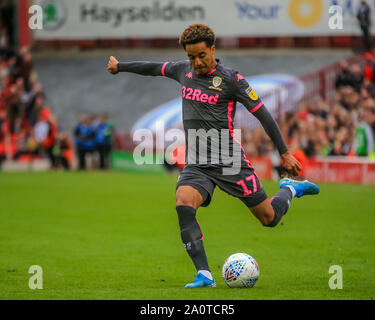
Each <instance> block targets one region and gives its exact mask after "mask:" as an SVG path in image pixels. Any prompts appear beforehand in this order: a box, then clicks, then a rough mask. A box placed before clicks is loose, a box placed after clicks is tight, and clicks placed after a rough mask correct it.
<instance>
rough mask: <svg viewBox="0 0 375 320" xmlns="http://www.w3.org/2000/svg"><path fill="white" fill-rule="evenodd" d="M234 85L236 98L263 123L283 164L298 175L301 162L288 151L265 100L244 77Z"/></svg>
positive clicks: (239, 78)
mask: <svg viewBox="0 0 375 320" xmlns="http://www.w3.org/2000/svg"><path fill="white" fill-rule="evenodd" d="M234 86H235V88H234V92H235V97H234V98H235V99H236V101H238V102H240V103H242V104H243V105H244V106H245V108H246V109H247V110H249V112H250V113H252V114H253V115H254V116H255V117H256V118H257V119H258V120H259V122H260V123H261V124H262V126H263V128H264V130H265V131H266V133H267V134H268V136H269V137H270V138H271V140H272V142H273V144H274V145H275V146H276V148H277V150H278V151H279V154H280V157H281V164H282V166H283V167H284V168H285V169H286V170H287V171H288V172H290V173H292V174H293V175H298V171H301V170H302V167H301V164H300V163H299V161H298V160H297V159H296V158H294V157H293V155H292V154H291V153H290V152H289V151H288V148H287V146H286V144H285V141H284V139H283V136H282V134H281V131H280V128H279V126H278V124H277V122H276V121H275V119H274V118H273V117H272V115H271V114H270V112H269V111H268V109H267V108H266V107H265V106H264V103H263V101H262V100H261V99H260V98H259V96H258V95H257V94H256V93H255V91H254V90H253V89H252V88H251V87H250V86H249V84H248V82H247V81H246V80H245V79H243V78H242V77H238V76H237V78H236V80H234Z"/></svg>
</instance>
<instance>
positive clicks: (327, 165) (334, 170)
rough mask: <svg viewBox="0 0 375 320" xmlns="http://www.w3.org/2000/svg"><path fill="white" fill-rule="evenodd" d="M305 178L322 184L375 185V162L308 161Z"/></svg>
mask: <svg viewBox="0 0 375 320" xmlns="http://www.w3.org/2000/svg"><path fill="white" fill-rule="evenodd" d="M305 178H306V179H311V180H313V181H320V182H331V183H357V184H370V185H375V162H373V161H369V160H368V159H367V158H364V159H361V158H357V157H353V158H352V157H327V158H323V157H322V158H315V159H307V160H306V168H305Z"/></svg>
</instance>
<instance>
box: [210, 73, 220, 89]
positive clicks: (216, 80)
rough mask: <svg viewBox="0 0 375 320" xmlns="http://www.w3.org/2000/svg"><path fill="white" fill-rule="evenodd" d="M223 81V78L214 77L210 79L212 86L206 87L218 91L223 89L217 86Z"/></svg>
mask: <svg viewBox="0 0 375 320" xmlns="http://www.w3.org/2000/svg"><path fill="white" fill-rule="evenodd" d="M222 83H223V78H221V77H217V76H216V77H214V78H213V79H212V84H213V85H212V86H209V87H208V88H209V89H214V90H218V91H222V90H223V89H222V88H219V86H220V85H221V84H222Z"/></svg>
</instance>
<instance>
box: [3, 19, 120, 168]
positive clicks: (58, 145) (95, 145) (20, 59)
mask: <svg viewBox="0 0 375 320" xmlns="http://www.w3.org/2000/svg"><path fill="white" fill-rule="evenodd" d="M2 21H3V20H2V19H0V167H1V163H2V162H3V161H5V160H10V161H18V162H25V163H30V162H31V161H34V160H36V159H43V158H48V159H49V162H50V166H51V168H54V169H57V168H64V169H70V168H72V165H73V162H74V148H75V147H76V150H77V156H78V158H79V168H81V169H85V168H86V165H85V156H86V154H87V153H90V154H93V153H94V152H97V153H98V154H99V158H100V165H98V166H97V167H100V168H101V169H103V168H108V163H109V160H108V159H109V153H110V151H111V145H112V134H113V126H112V125H111V124H110V121H109V117H108V115H103V116H102V117H101V118H100V119H96V117H95V116H93V117H90V118H87V119H86V118H85V119H84V120H82V121H83V122H82V123H81V124H80V125H79V129H76V130H75V132H74V137H75V143H76V146H74V144H73V142H72V140H71V139H70V138H69V134H68V133H67V132H65V131H63V130H62V128H60V127H59V125H58V122H57V120H56V117H55V116H54V115H53V113H52V112H51V109H50V108H49V107H48V105H47V104H46V95H45V92H44V90H43V87H42V85H41V83H40V82H39V81H38V78H37V74H36V72H35V70H34V68H33V61H32V55H31V53H30V50H29V48H27V47H23V48H21V49H20V50H19V51H18V52H15V50H14V49H13V48H14V45H12V43H11V41H10V37H9V32H8V30H7V28H6V27H5V26H4V25H3V23H2Z"/></svg>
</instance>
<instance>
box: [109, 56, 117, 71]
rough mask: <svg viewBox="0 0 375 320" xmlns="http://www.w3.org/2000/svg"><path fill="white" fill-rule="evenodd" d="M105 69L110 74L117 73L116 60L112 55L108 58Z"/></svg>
mask: <svg viewBox="0 0 375 320" xmlns="http://www.w3.org/2000/svg"><path fill="white" fill-rule="evenodd" d="M107 70H108V72H109V73H112V74H116V73H118V60H117V59H116V58H115V57H114V56H111V57H110V58H109V61H108V65H107Z"/></svg>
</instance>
